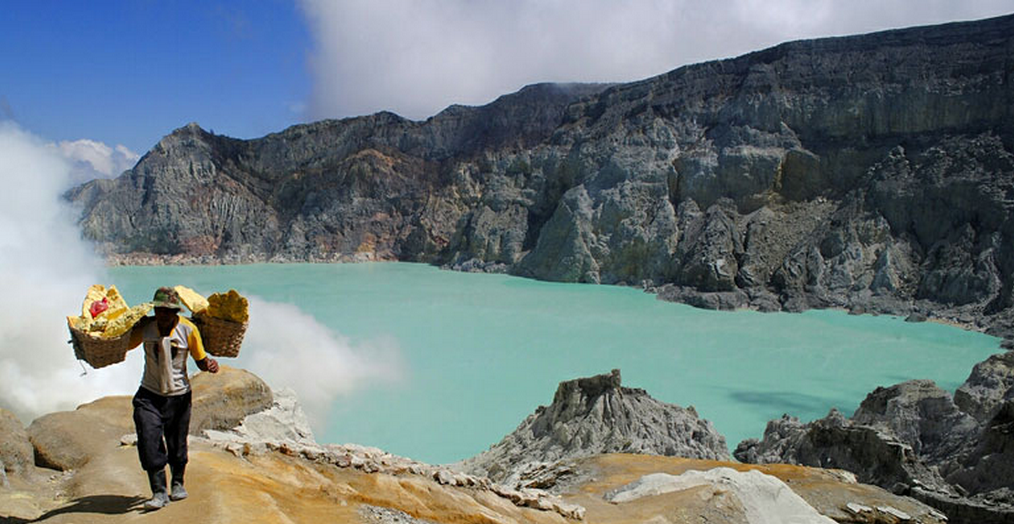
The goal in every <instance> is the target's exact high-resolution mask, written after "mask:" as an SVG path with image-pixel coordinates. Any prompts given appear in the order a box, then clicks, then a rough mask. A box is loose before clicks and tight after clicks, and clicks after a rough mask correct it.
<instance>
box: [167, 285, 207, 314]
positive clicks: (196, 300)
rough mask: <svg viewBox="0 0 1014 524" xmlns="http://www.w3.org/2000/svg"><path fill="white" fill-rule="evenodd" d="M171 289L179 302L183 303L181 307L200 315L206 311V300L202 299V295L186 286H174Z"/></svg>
mask: <svg viewBox="0 0 1014 524" xmlns="http://www.w3.org/2000/svg"><path fill="white" fill-rule="evenodd" d="M173 289H175V290H176V293H177V294H178V295H179V296H180V300H182V301H183V305H185V306H187V309H189V310H190V312H191V313H200V312H201V311H204V310H205V309H208V299H206V298H204V295H201V294H200V293H198V292H196V291H194V290H193V289H190V288H188V287H186V286H176V287H174V288H173Z"/></svg>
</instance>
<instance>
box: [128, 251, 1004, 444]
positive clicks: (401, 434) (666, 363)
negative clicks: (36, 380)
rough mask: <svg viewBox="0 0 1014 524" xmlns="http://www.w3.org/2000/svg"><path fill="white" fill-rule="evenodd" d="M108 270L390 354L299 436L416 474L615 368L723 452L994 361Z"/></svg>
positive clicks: (281, 271) (703, 317)
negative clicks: (714, 439) (767, 432)
mask: <svg viewBox="0 0 1014 524" xmlns="http://www.w3.org/2000/svg"><path fill="white" fill-rule="evenodd" d="M109 272H110V275H109V277H110V279H111V283H114V284H116V285H117V287H119V288H120V289H121V291H123V293H124V295H125V296H126V297H127V298H128V300H129V301H130V303H132V304H133V303H137V302H140V301H145V300H148V299H149V298H150V295H151V292H152V290H153V289H155V288H156V287H158V286H162V285H176V284H182V285H185V286H188V287H191V288H194V289H196V290H198V291H201V292H202V293H205V294H209V293H211V292H214V291H225V290H228V289H229V288H235V289H237V290H238V291H240V292H241V293H243V294H244V295H248V296H253V297H259V298H261V299H263V300H267V301H271V302H281V303H290V304H294V305H296V306H298V307H299V308H300V310H302V311H303V312H304V313H307V314H309V315H312V316H313V317H314V318H315V319H316V321H317V322H319V323H320V324H323V325H324V326H327V327H328V328H330V329H331V330H333V331H334V332H336V333H338V334H339V335H340V336H343V337H347V339H348V340H347V341H348V343H349V344H350V345H351V346H352V347H354V348H359V349H358V350H357V351H358V353H357V354H358V355H359V356H362V357H365V358H367V359H369V358H370V355H369V354H368V351H369V348H370V347H374V346H375V345H376V344H375V342H376V341H384V342H383V344H382V345H383V346H385V347H394V348H397V349H396V352H397V353H398V355H399V360H400V362H401V369H402V372H401V376H400V378H398V379H396V380H377V381H375V383H370V382H367V383H363V384H359V386H358V387H356V388H354V389H352V390H351V391H348V392H342V393H341V394H339V395H338V396H337V397H335V398H334V400H333V402H331V403H330V404H329V405H328V407H327V412H328V413H327V416H326V417H321V419H322V420H317V421H315V429H316V433H317V434H316V437H317V440H318V441H320V442H334V443H345V442H355V443H358V444H363V445H369V446H377V447H380V448H382V449H384V450H387V451H390V452H392V453H395V454H398V455H403V456H408V457H411V458H414V459H417V460H422V461H425V462H430V463H444V462H452V461H456V460H459V459H462V458H465V457H468V456H471V455H474V454H476V453H479V452H481V451H483V450H485V449H486V448H487V447H488V446H489V445H491V444H494V443H496V442H498V441H499V440H500V439H501V438H502V437H503V436H504V435H505V434H507V433H509V432H511V431H513V430H514V429H515V427H517V424H518V423H520V422H521V421H522V420H523V419H524V418H525V417H526V416H527V415H528V414H530V413H531V412H532V411H534V409H535V408H536V406H538V405H544V404H548V403H549V402H550V401H551V400H552V397H553V393H554V391H555V390H556V385H557V383H558V382H560V381H562V380H569V379H572V378H577V377H582V376H589V375H594V374H598V373H605V372H608V371H609V370H610V369H613V368H620V369H622V372H623V383H624V385H625V386H628V387H638V388H644V389H646V390H647V391H648V392H649V393H650V394H651V395H652V396H654V397H655V398H657V399H659V400H662V401H665V402H671V403H675V404H679V405H681V406H691V405H692V406H694V407H695V408H696V409H697V411H698V413H699V414H700V415H701V416H702V417H704V418H706V419H708V420H710V421H711V422H712V423H713V424H714V425H715V426H716V428H717V429H718V430H719V431H720V432H721V433H722V434H723V435H725V437H726V439H727V441H728V444H729V446H730V448H734V447H735V446H736V444H737V443H738V442H739V441H740V440H742V439H744V438H748V437H760V436H761V435H762V433H763V431H764V427H765V424H766V423H767V421H768V420H770V419H772V418H776V417H779V416H781V415H782V414H783V413H789V414H791V415H795V416H798V417H800V418H801V419H803V420H811V419H814V418H820V417H823V416H824V415H826V414H827V412H828V410H829V409H830V408H831V407H838V408H839V409H841V410H842V411H844V412H845V413H846V414H851V412H852V411H853V410H854V409H855V408H856V407H857V406H858V404H859V402H861V401H862V399H863V398H864V397H865V396H866V394H867V393H869V392H870V391H872V390H873V389H874V388H876V387H877V386H887V385H891V384H895V383H898V382H901V381H904V380H908V379H914V378H929V379H932V380H934V381H936V382H937V384H938V385H940V386H941V387H942V388H944V389H947V390H949V391H951V392H953V390H954V389H955V388H957V386H959V385H960V384H961V383H962V382H963V381H964V380H965V379H966V378H967V377H968V374H969V371H970V370H971V368H972V365H973V364H975V363H976V362H978V361H980V360H983V359H984V358H986V357H987V356H988V355H990V354H992V353H996V352H999V349H998V342H999V340H998V339H996V338H994V337H990V336H987V335H984V334H980V333H973V332H968V331H963V330H961V329H958V328H955V327H951V326H946V325H941V324H936V323H921V324H913V323H906V322H904V321H903V320H901V319H898V318H894V317H888V316H879V317H874V316H869V315H864V316H849V315H847V314H845V313H843V312H840V311H809V312H805V313H801V314H789V313H757V312H751V311H742V312H716V311H706V310H700V309H695V308H692V307H689V306H685V305H680V304H672V303H666V302H663V301H659V300H657V299H656V298H655V297H654V296H653V295H649V294H646V293H643V292H641V291H639V290H636V289H631V288H623V287H614V286H594V285H582V284H559V283H547V282H538V281H534V280H527V279H522V278H516V277H510V276H505V275H485V274H469V273H457V272H452V271H442V270H439V269H437V268H434V267H431V266H427V265H421V264H406V263H376V264H259V265H244V266H186V267H178V266H171V267H117V268H110V270H109ZM257 313H258V311H257V309H256V308H254V309H253V310H252V311H251V314H252V317H251V323H256V322H258V317H257ZM262 321H263V319H262ZM308 340H310V341H308V342H307V343H308V344H313V342H312V339H308ZM256 350H257V351H266V350H265V349H263V348H261V347H260V346H258V347H257V348H256ZM271 350H273V351H280V352H286V351H290V350H291V348H285V347H277V348H272V349H271ZM243 351H244V352H243V353H242V354H241V355H240V358H239V359H236V360H234V361H233V360H228V359H225V363H227V364H229V365H234V366H238V367H244V365H245V363H246V362H249V361H250V359H253V358H254V356H255V355H253V354H251V353H252V350H251V349H250V348H249V347H247V346H244V350H243ZM389 356H390V355H387V356H386V357H383V358H387V357H389ZM377 358H378V359H380V358H382V357H381V356H378V357H377ZM321 362H322V363H325V362H327V360H326V359H322V360H321ZM322 365H323V364H322ZM255 371H256V370H255ZM313 371H314V372H319V371H320V370H319V369H315V370H313ZM340 379H341V377H336V380H340ZM271 385H272V386H273V387H277V386H280V385H281V384H275V383H272V384H271ZM296 389H298V388H296ZM325 421H326V422H325Z"/></svg>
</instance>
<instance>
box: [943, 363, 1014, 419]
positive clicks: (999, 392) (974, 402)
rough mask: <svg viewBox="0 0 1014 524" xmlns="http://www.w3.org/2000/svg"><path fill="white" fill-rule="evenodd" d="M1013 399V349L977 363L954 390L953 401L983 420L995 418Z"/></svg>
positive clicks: (966, 411)
mask: <svg viewBox="0 0 1014 524" xmlns="http://www.w3.org/2000/svg"><path fill="white" fill-rule="evenodd" d="M1010 400H1014V351H1008V352H1006V353H1002V354H998V355H993V356H991V357H989V358H988V359H986V360H985V361H983V362H980V363H978V364H976V365H975V367H974V368H972V374H971V375H969V377H968V380H966V381H965V383H964V384H962V385H961V387H959V388H958V390H957V391H955V392H954V403H955V404H957V405H958V407H959V408H961V410H962V411H964V412H965V413H968V414H969V415H971V416H973V417H975V419H976V420H978V421H979V422H981V423H986V422H987V421H989V420H990V419H992V418H993V417H994V416H995V415H996V413H997V411H998V410H999V409H1000V406H1001V405H1002V404H1003V403H1004V402H1006V401H1010Z"/></svg>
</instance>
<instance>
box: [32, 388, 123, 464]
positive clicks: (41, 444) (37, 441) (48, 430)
mask: <svg viewBox="0 0 1014 524" xmlns="http://www.w3.org/2000/svg"><path fill="white" fill-rule="evenodd" d="M131 412H132V408H131V405H130V397H123V396H121V397H106V398H102V399H99V400H96V401H95V402H91V403H89V404H84V405H81V406H79V407H78V408H77V409H76V410H74V411H61V412H57V413H50V414H48V415H43V416H41V417H39V418H37V419H35V420H34V421H33V422H32V423H31V425H29V426H28V438H29V439H30V440H31V442H32V446H33V447H34V448H35V464H36V465H37V466H40V467H44V468H52V469H57V470H61V471H66V470H70V469H79V468H81V467H82V466H84V465H85V464H87V463H88V461H89V460H90V459H91V457H93V456H96V455H99V454H102V453H105V452H107V451H108V450H110V449H115V448H116V447H118V446H119V445H120V437H121V436H122V435H123V434H124V433H131V432H133V431H134V423H133V419H132V416H131Z"/></svg>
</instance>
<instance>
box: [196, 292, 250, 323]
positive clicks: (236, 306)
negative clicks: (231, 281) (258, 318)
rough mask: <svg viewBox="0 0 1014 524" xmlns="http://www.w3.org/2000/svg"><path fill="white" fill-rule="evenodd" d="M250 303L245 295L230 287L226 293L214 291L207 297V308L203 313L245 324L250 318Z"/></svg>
mask: <svg viewBox="0 0 1014 524" xmlns="http://www.w3.org/2000/svg"><path fill="white" fill-rule="evenodd" d="M249 309H250V303H249V302H248V301H247V299H246V298H245V297H243V296H242V295H240V294H239V293H237V292H236V290H235V289H230V290H229V292H228V293H215V294H214V295H211V296H210V297H208V309H206V310H205V311H204V313H205V314H206V315H208V316H210V317H215V318H220V319H223V320H229V321H232V322H237V323H240V324H245V323H246V321H247V320H249V319H250V314H249Z"/></svg>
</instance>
